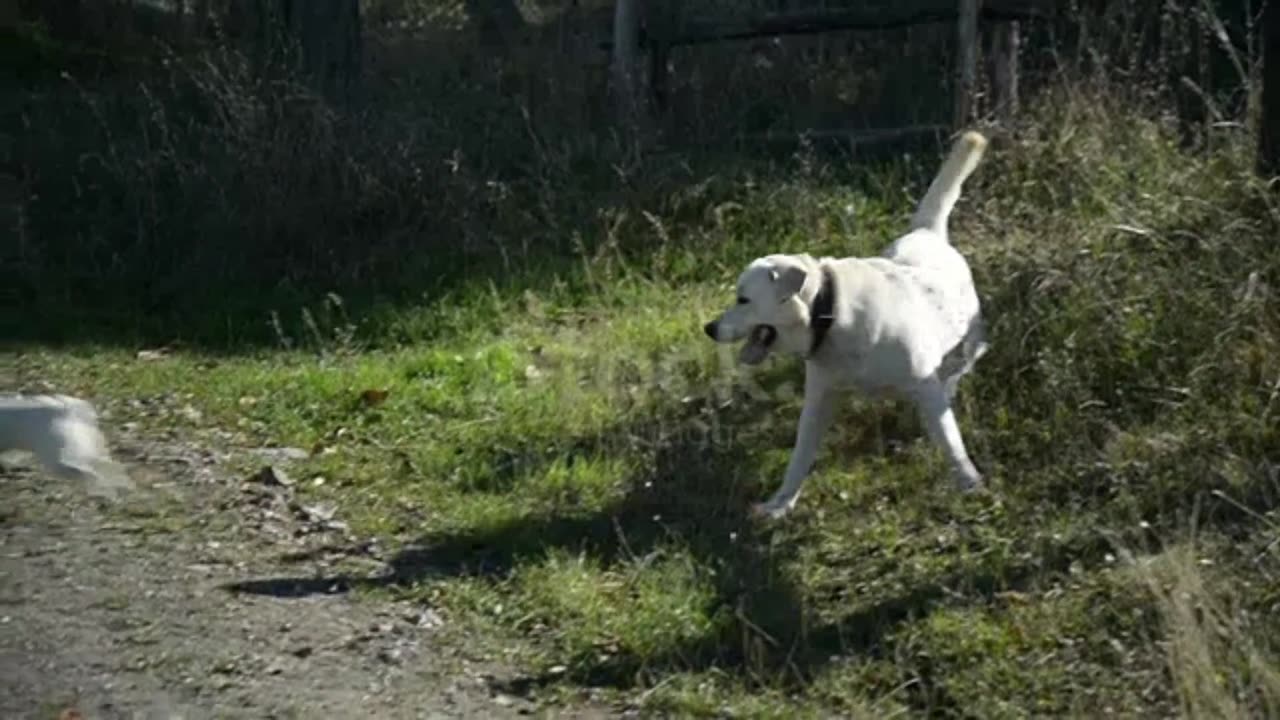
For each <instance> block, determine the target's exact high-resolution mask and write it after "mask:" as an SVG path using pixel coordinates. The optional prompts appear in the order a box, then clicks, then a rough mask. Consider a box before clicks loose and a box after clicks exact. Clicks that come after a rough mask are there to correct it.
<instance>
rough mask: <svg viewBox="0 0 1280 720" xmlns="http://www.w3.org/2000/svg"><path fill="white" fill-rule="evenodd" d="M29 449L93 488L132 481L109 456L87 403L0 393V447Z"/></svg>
mask: <svg viewBox="0 0 1280 720" xmlns="http://www.w3.org/2000/svg"><path fill="white" fill-rule="evenodd" d="M15 450H16V451H22V452H29V453H31V454H32V455H34V456H35V457H36V459H37V460H38V461H39V462H40V464H41V465H43V466H44V467H45V469H46V470H48V471H49V472H50V473H52V474H54V475H55V476H57V477H59V478H64V479H69V480H85V481H88V482H89V488H90V490H91V491H93V492H94V493H96V494H102V495H114V494H115V492H116V491H117V490H120V489H122V488H130V487H133V483H132V481H131V480H130V479H129V476H128V474H127V473H126V472H125V471H124V468H123V467H122V466H120V465H119V464H118V463H116V462H114V461H113V460H112V459H111V453H110V451H109V450H108V449H107V442H106V439H105V438H104V437H103V436H102V431H101V430H100V429H99V428H98V414H97V412H96V411H95V410H94V408H93V406H92V405H90V404H89V403H88V402H86V401H84V400H81V399H79V398H74V397H69V396H67V395H16V396H15V395H10V396H3V397H0V453H4V452H7V451H15Z"/></svg>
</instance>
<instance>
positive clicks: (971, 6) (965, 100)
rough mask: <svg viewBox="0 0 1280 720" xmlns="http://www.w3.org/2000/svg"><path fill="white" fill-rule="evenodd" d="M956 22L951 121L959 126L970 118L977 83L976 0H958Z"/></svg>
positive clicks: (963, 124)
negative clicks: (954, 81) (953, 104)
mask: <svg viewBox="0 0 1280 720" xmlns="http://www.w3.org/2000/svg"><path fill="white" fill-rule="evenodd" d="M959 2H960V8H959V18H958V20H957V21H956V27H957V30H958V32H957V36H956V90H955V114H954V115H953V117H952V124H953V125H954V126H955V128H956V129H957V130H958V129H961V128H963V127H965V126H966V125H968V124H969V121H970V119H972V117H973V96H974V91H975V90H976V89H977V85H978V5H979V0H959Z"/></svg>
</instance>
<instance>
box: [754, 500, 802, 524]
mask: <svg viewBox="0 0 1280 720" xmlns="http://www.w3.org/2000/svg"><path fill="white" fill-rule="evenodd" d="M794 504H795V503H789V502H787V503H777V502H762V503H756V504H755V505H752V506H751V515H752V517H755V518H758V519H760V520H780V519H782V518H783V517H784V516H786V514H787V513H789V512H791V508H792V507H793V506H794Z"/></svg>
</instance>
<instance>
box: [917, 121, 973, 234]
mask: <svg viewBox="0 0 1280 720" xmlns="http://www.w3.org/2000/svg"><path fill="white" fill-rule="evenodd" d="M986 150H987V139H986V138H985V137H983V136H982V134H981V133H979V132H977V131H974V130H969V131H967V132H965V133H964V134H963V135H961V136H960V138H959V139H958V140H956V141H955V143H954V144H953V145H952V146H951V153H950V154H949V155H947V159H946V160H945V161H944V162H943V163H942V168H941V169H939V170H938V174H937V176H935V177H934V178H933V182H932V183H930V184H929V191H928V192H926V193H925V195H924V199H922V200H921V201H920V204H919V205H918V206H916V212H915V214H914V215H912V216H911V229H912V230H918V229H921V228H928V229H930V230H934V231H935V232H938V233H942V234H945V233H946V228H947V219H948V218H949V217H951V209H952V208H954V207H955V206H956V201H957V200H959V199H960V186H961V185H963V184H964V181H965V180H966V179H968V177H969V175H970V174H972V173H973V171H974V169H975V168H977V167H978V162H979V161H980V160H982V154H983V153H984V152H986Z"/></svg>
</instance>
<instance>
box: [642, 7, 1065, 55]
mask: <svg viewBox="0 0 1280 720" xmlns="http://www.w3.org/2000/svg"><path fill="white" fill-rule="evenodd" d="M1051 12H1052V8H1051V6H1050V2H1049V0H990V1H989V2H986V3H983V7H982V10H981V17H982V20H983V21H984V22H1011V21H1016V20H1035V19H1040V18H1047V17H1049V16H1050V14H1051ZM958 18H959V11H958V8H957V6H956V2H955V0H927V1H923V2H903V3H900V4H898V5H895V6H883V5H878V6H875V5H869V6H863V7H852V8H848V9H837V10H812V11H805V12H787V13H765V14H762V15H759V16H756V17H754V18H746V19H743V20H738V21H725V20H719V19H715V18H702V19H690V20H686V21H684V22H683V23H681V24H680V26H679V27H677V28H674V29H673V33H672V36H671V37H670V38H668V41H667V45H668V46H669V47H670V46H680V45H700V44H704V43H714V42H721V41H725V40H747V39H751V38H758V37H775V36H778V35H813V34H817V33H827V32H835V31H840V30H892V29H895V28H904V27H913V26H916V25H928V24H931V23H945V22H955V21H956V20H957V19H958Z"/></svg>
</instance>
